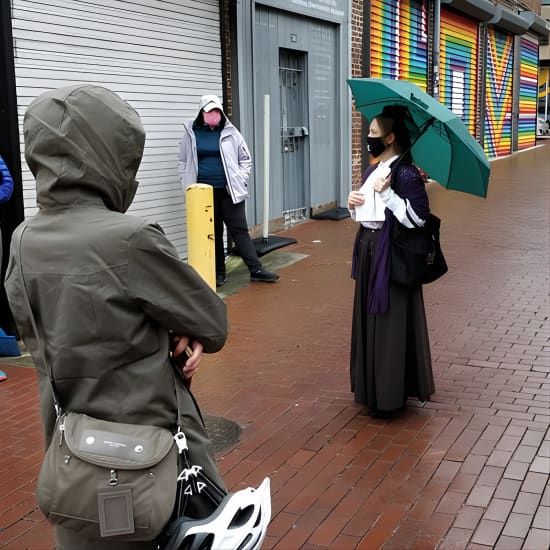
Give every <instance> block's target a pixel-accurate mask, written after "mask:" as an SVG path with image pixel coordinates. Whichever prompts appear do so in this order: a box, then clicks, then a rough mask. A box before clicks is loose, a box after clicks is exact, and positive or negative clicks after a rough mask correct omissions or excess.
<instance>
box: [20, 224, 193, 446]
mask: <svg viewBox="0 0 550 550" xmlns="http://www.w3.org/2000/svg"><path fill="white" fill-rule="evenodd" d="M26 230H27V225H25V226H24V227H23V229H22V231H21V234H20V235H19V240H18V242H17V245H16V247H15V257H16V261H17V268H18V272H19V277H20V279H21V285H22V291H23V298H24V300H25V305H26V306H27V310H28V312H29V316H30V320H31V325H32V329H33V332H34V336H35V338H36V343H37V344H38V351H39V353H40V356H41V357H42V361H43V363H44V368H45V369H46V374H47V376H48V380H49V381H50V386H51V390H52V397H53V403H54V408H55V412H56V415H57V416H58V417H59V416H61V414H62V411H63V409H62V407H61V401H60V399H59V394H58V393H57V390H56V388H55V380H54V377H53V371H52V368H51V366H50V363H49V361H48V357H47V354H46V346H45V345H44V342H43V340H42V338H40V331H39V330H38V326H37V325H36V321H35V318H34V312H33V309H32V305H31V303H30V300H29V295H28V291H27V285H26V283H25V277H24V275H23V265H22V261H21V247H22V242H23V234H24V233H25V231H26ZM174 369H175V367H174V366H173V365H172V377H173V380H174V389H175V393H176V403H177V408H178V421H177V433H182V430H181V426H180V423H181V416H182V412H183V407H182V403H181V397H180V394H179V391H178V383H177V381H176V374H175V372H174ZM176 443H177V441H176Z"/></svg>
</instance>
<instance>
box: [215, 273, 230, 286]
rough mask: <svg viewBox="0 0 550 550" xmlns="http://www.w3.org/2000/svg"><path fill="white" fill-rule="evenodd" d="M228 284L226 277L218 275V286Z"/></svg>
mask: <svg viewBox="0 0 550 550" xmlns="http://www.w3.org/2000/svg"><path fill="white" fill-rule="evenodd" d="M226 282H227V279H226V277H225V275H216V286H223V285H224V284H225V283H226Z"/></svg>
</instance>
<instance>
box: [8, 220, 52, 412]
mask: <svg viewBox="0 0 550 550" xmlns="http://www.w3.org/2000/svg"><path fill="white" fill-rule="evenodd" d="M26 230H27V225H25V226H24V227H23V230H22V231H21V234H20V235H19V239H18V242H17V246H16V247H15V257H16V259H17V268H18V271H19V277H20V278H21V285H22V290H23V298H24V300H25V305H26V306H27V310H28V312H29V316H30V319H31V325H32V329H33V332H34V336H35V338H36V342H37V344H38V351H39V352H40V355H41V356H42V361H43V362H44V367H45V368H46V374H47V375H48V380H49V381H50V386H51V388H52V397H53V406H54V408H55V413H56V414H57V417H59V416H61V412H62V409H61V402H60V400H59V395H58V393H57V391H56V389H55V380H54V378H53V372H52V368H51V367H50V363H49V362H48V358H47V356H46V346H45V345H44V342H43V341H42V339H41V338H40V331H39V330H38V327H37V326H36V321H35V320H34V313H33V310H32V306H31V303H30V301H29V294H28V292H27V285H26V283H25V277H24V276H23V265H22V263H23V262H22V261H21V246H22V242H23V234H24V233H25V231H26Z"/></svg>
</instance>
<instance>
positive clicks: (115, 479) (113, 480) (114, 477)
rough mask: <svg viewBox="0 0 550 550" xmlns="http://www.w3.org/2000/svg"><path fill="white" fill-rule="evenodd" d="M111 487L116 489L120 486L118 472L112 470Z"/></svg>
mask: <svg viewBox="0 0 550 550" xmlns="http://www.w3.org/2000/svg"><path fill="white" fill-rule="evenodd" d="M109 485H110V486H111V487H115V486H116V485H118V473H117V471H116V470H111V477H110V478H109Z"/></svg>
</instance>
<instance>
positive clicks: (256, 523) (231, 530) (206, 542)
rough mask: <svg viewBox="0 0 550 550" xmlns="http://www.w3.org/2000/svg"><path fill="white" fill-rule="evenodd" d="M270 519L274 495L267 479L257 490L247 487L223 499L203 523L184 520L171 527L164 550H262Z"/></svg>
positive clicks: (196, 520) (183, 518) (195, 520)
mask: <svg viewBox="0 0 550 550" xmlns="http://www.w3.org/2000/svg"><path fill="white" fill-rule="evenodd" d="M270 519H271V491H270V485H269V478H268V477H266V478H265V479H264V480H263V481H262V483H261V484H260V485H259V487H258V488H257V489H253V488H252V487H248V488H247V489H242V490H241V491H237V492H236V493H229V494H228V495H226V496H225V497H224V499H223V500H222V501H221V503H220V504H219V506H218V507H217V508H216V510H215V511H214V512H213V513H212V514H210V516H208V517H207V518H204V519H191V518H187V517H185V516H183V517H181V518H178V519H177V520H175V521H174V522H173V523H172V525H170V526H169V528H168V529H169V531H170V539H169V541H168V542H167V544H166V545H165V546H163V547H162V548H163V550H259V549H260V547H261V545H262V542H263V540H264V538H265V534H266V531H267V526H268V524H269V520H270Z"/></svg>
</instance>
